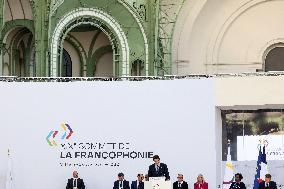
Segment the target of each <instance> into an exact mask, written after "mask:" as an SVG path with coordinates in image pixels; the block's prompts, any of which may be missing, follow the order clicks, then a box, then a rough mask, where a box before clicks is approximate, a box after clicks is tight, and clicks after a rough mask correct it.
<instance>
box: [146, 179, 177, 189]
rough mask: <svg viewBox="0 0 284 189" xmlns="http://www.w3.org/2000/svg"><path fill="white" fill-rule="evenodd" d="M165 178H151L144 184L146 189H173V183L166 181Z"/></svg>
mask: <svg viewBox="0 0 284 189" xmlns="http://www.w3.org/2000/svg"><path fill="white" fill-rule="evenodd" d="M165 179H166V178H165V177H149V181H145V182H144V189H172V183H171V181H165Z"/></svg>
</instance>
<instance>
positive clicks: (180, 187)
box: [173, 174, 188, 189]
mask: <svg viewBox="0 0 284 189" xmlns="http://www.w3.org/2000/svg"><path fill="white" fill-rule="evenodd" d="M173 189H188V184H187V182H185V181H183V175H182V174H178V176H177V181H176V182H174V183H173Z"/></svg>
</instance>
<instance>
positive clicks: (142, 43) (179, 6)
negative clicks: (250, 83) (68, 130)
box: [0, 0, 284, 77]
mask: <svg viewBox="0 0 284 189" xmlns="http://www.w3.org/2000/svg"><path fill="white" fill-rule="evenodd" d="M0 8H1V9H2V11H1V12H0V22H1V26H0V31H1V32H0V44H2V45H1V49H0V50H1V54H0V56H1V57H0V75H2V76H21V77H23V76H26V77H29V76H44V77H46V76H52V77H57V76H61V77H86V76H87V77H121V76H150V75H154V76H156V75H157V76H164V75H187V74H218V73H243V72H262V71H273V70H275V71H279V70H282V69H283V71H284V66H283V68H282V64H281V60H280V59H281V57H282V56H281V53H282V52H284V51H282V50H283V49H282V48H283V44H284V42H283V39H284V36H283V32H282V31H283V30H284V29H283V27H284V26H283V24H282V20H281V19H280V18H281V17H284V12H283V11H282V10H283V8H284V1H277V0H270V1H266V0H235V1H226V2H225V1H224V2H221V4H220V3H219V4H218V3H214V1H213V0H175V1H172V0H155V1H147V0H103V1H102V0H79V1H78V0H68V1H66V0H65V1H64V0H46V1H41V0H0ZM263 13H265V14H263ZM272 20H273V22H271V21H272ZM268 23H269V24H268ZM252 34H253V35H252ZM7 52H9V53H7ZM267 57H268V59H269V60H267ZM272 60H276V62H277V63H273V62H271V61H272ZM268 64H269V66H267V65H268ZM275 66H276V67H275Z"/></svg>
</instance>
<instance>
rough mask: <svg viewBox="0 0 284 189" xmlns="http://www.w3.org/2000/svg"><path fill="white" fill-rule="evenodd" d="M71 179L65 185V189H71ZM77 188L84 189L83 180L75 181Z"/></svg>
mask: <svg viewBox="0 0 284 189" xmlns="http://www.w3.org/2000/svg"><path fill="white" fill-rule="evenodd" d="M73 183H74V182H73V178H71V179H68V182H67V185H66V189H73ZM77 188H79V189H85V184H84V181H83V179H80V178H78V180H77Z"/></svg>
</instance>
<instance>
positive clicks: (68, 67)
mask: <svg viewBox="0 0 284 189" xmlns="http://www.w3.org/2000/svg"><path fill="white" fill-rule="evenodd" d="M62 77H72V60H71V57H70V55H69V53H68V52H67V51H66V50H65V49H63V56H62Z"/></svg>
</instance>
